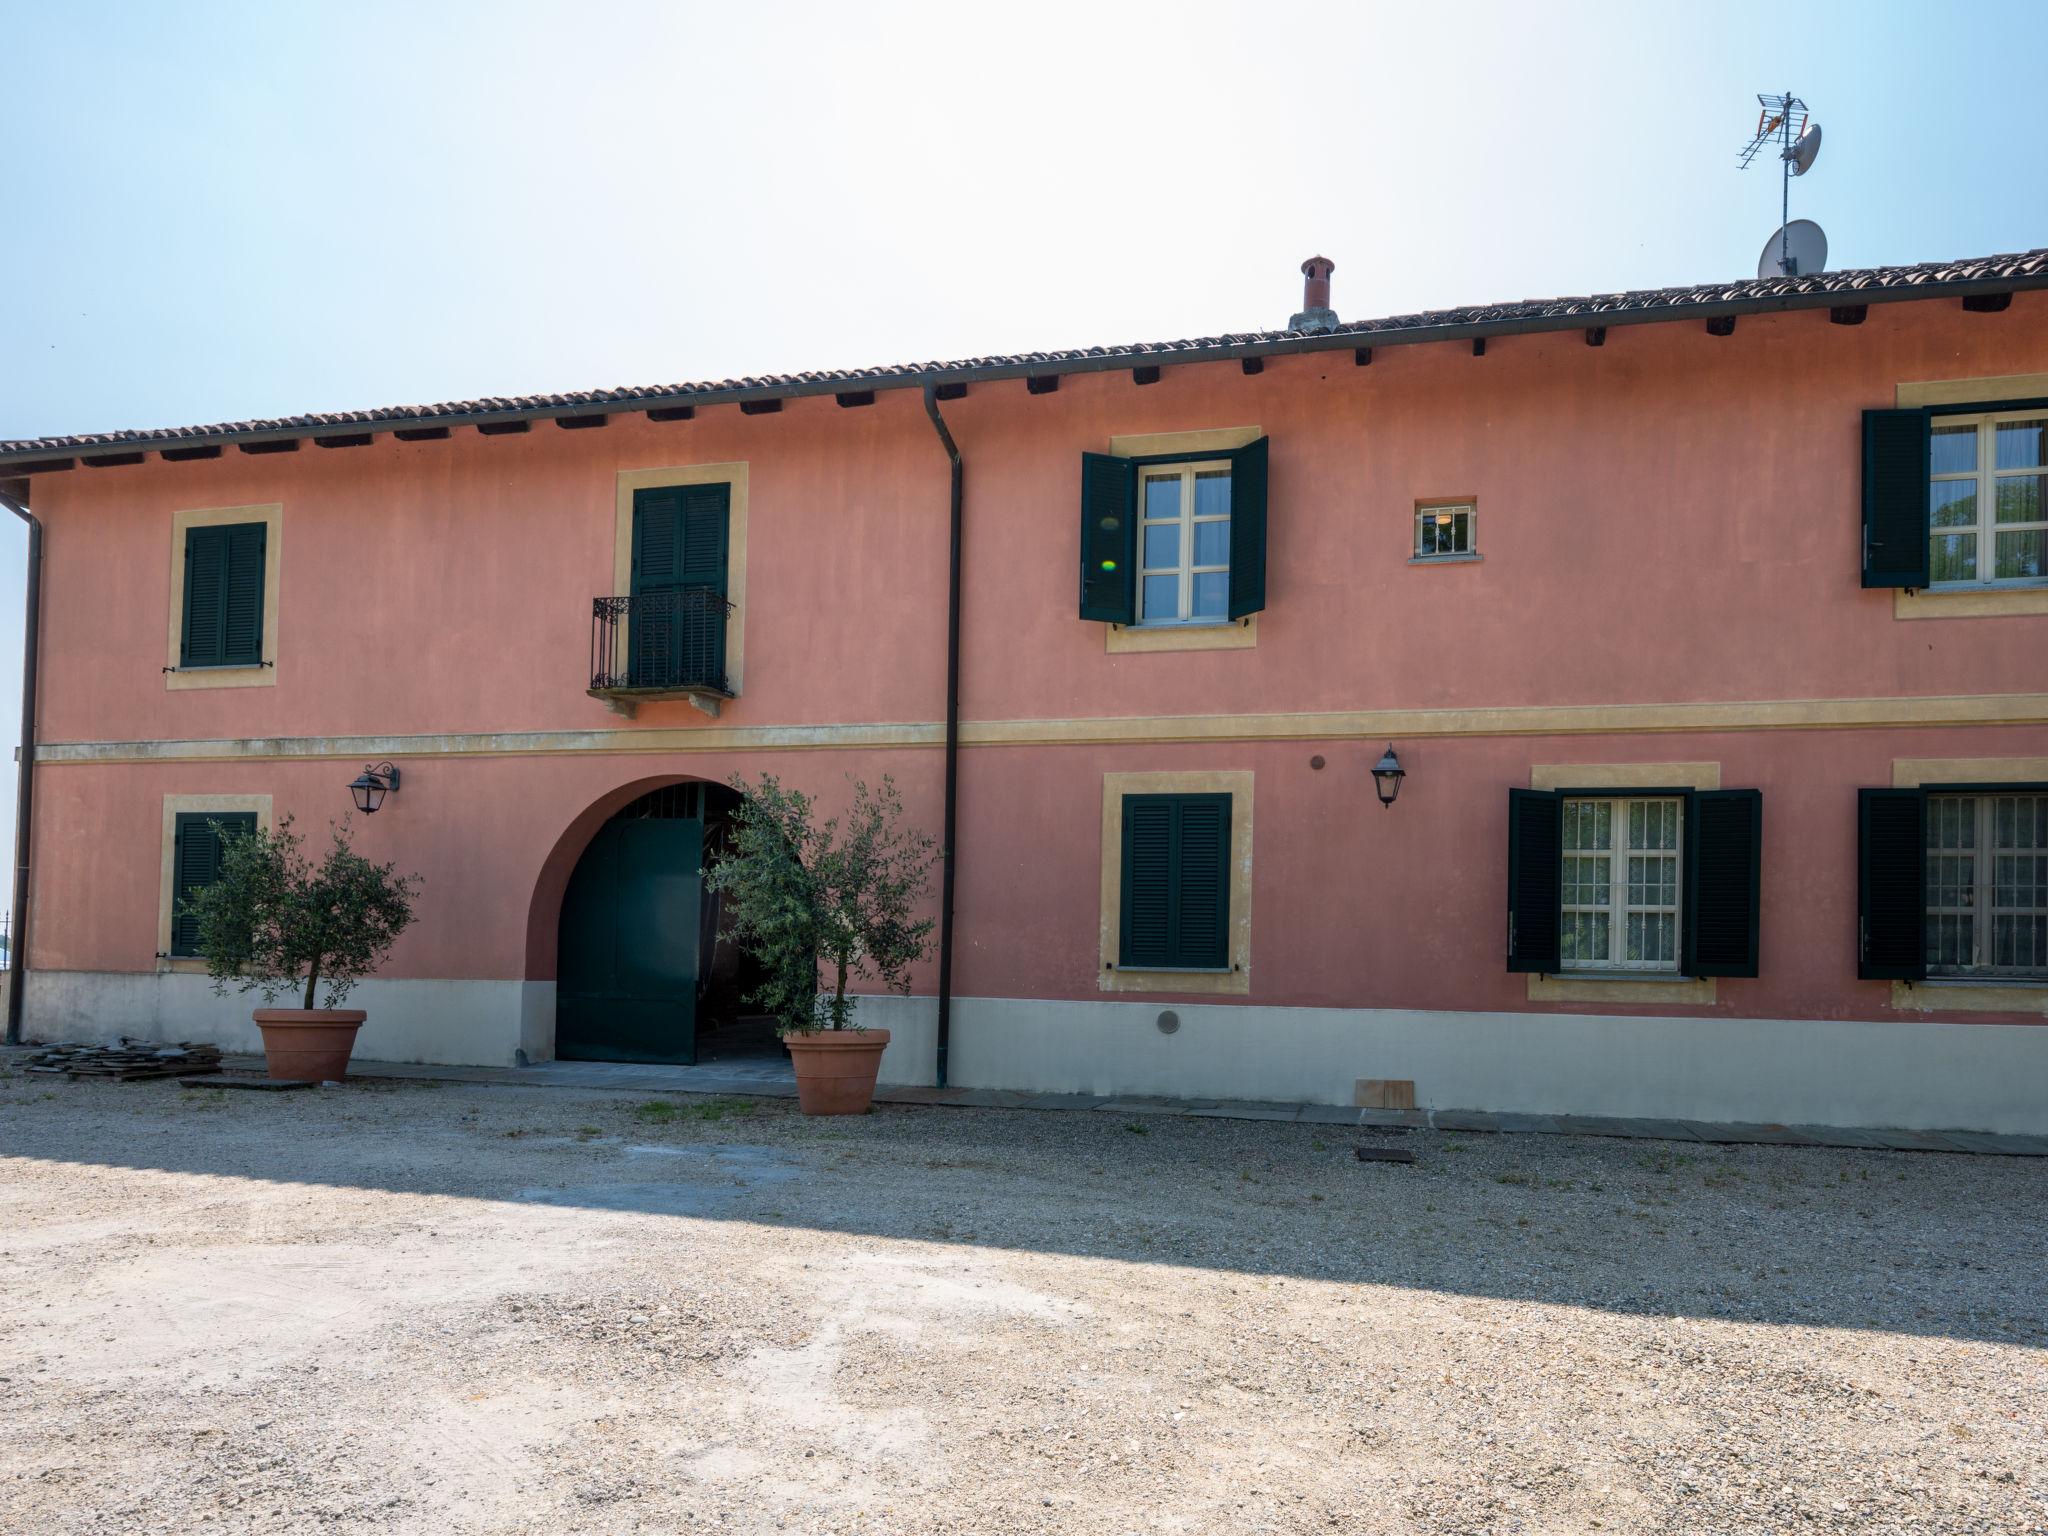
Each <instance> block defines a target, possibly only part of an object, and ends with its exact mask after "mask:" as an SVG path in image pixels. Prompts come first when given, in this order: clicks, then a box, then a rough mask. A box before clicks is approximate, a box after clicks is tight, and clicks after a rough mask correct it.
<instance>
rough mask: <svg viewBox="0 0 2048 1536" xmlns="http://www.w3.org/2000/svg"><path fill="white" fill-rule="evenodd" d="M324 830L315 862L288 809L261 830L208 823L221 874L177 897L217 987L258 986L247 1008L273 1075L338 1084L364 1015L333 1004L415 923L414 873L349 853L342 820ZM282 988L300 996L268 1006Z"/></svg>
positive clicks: (287, 993)
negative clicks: (327, 838) (251, 1008)
mask: <svg viewBox="0 0 2048 1536" xmlns="http://www.w3.org/2000/svg"><path fill="white" fill-rule="evenodd" d="M331 830H332V834H333V842H332V845H331V846H330V847H329V848H328V850H327V854H326V857H325V858H323V859H322V860H321V861H320V862H319V863H318V864H317V865H316V864H314V863H313V862H312V861H311V860H309V859H308V858H307V857H306V856H305V854H304V853H303V852H302V851H301V844H302V843H303V842H304V839H303V838H302V837H300V836H299V835H298V834H297V833H295V832H293V831H292V822H291V818H290V817H289V816H287V817H285V818H284V819H283V820H282V821H281V822H280V823H279V824H278V826H277V828H276V830H274V831H267V832H266V831H261V830H258V831H255V832H248V831H243V830H240V829H235V830H231V831H230V830H226V829H223V828H221V827H219V826H218V825H216V827H215V831H216V832H217V833H220V834H221V864H220V875H219V878H218V879H216V880H215V881H214V882H213V884H211V885H209V886H206V887H204V888H203V889H201V890H200V891H198V892H196V893H195V894H194V895H193V896H192V897H191V898H190V900H188V901H187V902H186V903H184V910H185V911H186V912H188V913H190V915H191V916H192V917H193V918H194V919H196V922H197V926H198V930H199V933H198V938H199V953H200V955H201V956H202V957H203V958H204V959H205V961H206V970H207V974H208V975H209V976H211V977H212V978H213V990H214V991H215V992H217V993H219V994H220V995H221V996H223V997H225V996H226V995H227V992H228V988H229V987H230V986H232V987H235V988H236V989H238V990H240V991H243V992H261V993H262V994H263V1002H264V1006H263V1007H261V1008H258V1009H256V1010H255V1012H254V1017H255V1020H256V1026H257V1028H259V1029H260V1030H262V1032H263V1060H264V1064H265V1066H266V1067H267V1069H268V1070H269V1073H270V1075H271V1076H272V1077H275V1078H290V1079H296V1080H301V1081H305V1080H311V1081H315V1082H339V1081H340V1080H341V1079H342V1078H343V1077H345V1076H346V1075H347V1073H348V1059H349V1056H350V1054H351V1053H352V1052H353V1051H354V1050H355V1042H356V1030H357V1029H358V1028H360V1027H361V1025H362V1022H363V1020H364V1019H365V1018H367V1017H368V1015H367V1014H365V1013H364V1012H363V1011H362V1010H361V1009H359V1008H343V1007H341V1006H340V1005H341V1003H342V1001H343V1000H344V999H345V998H347V996H348V994H349V992H350V990H351V989H352V988H353V987H354V986H355V984H356V983H357V982H358V981H361V980H362V979H363V978H364V977H365V976H367V975H369V974H370V973H371V972H372V971H374V970H375V969H376V968H377V966H378V964H379V963H380V962H381V961H382V960H383V958H384V956H385V954H386V953H387V952H388V951H389V950H390V948H391V943H392V941H393V940H394V939H396V938H397V937H398V936H399V934H401V933H403V932H404V931H405V929H406V927H407V925H408V924H410V923H411V922H412V899H413V896H414V895H415V894H416V893H417V891H418V890H419V877H418V876H417V875H400V874H397V873H396V872H395V866H393V865H390V864H373V863H371V862H370V861H369V860H368V859H366V858H364V857H363V856H362V855H361V854H359V853H357V852H356V851H355V849H354V848H352V847H351V846H350V845H349V828H348V824H347V822H345V821H344V822H342V823H341V824H340V825H337V826H334V827H333V828H332V829H331ZM322 987H324V988H325V989H326V995H325V997H324V998H321V997H319V996H318V994H319V992H320V989H321V988H322ZM280 996H296V997H297V998H298V999H299V1004H300V1005H299V1006H298V1007H296V1008H278V1007H273V1006H271V1004H273V1003H274V1002H275V1001H276V1000H277V998H278V997H280ZM316 1000H317V1001H319V1002H320V1003H321V1005H322V1006H319V1007H315V1006H314V1004H315V1002H316Z"/></svg>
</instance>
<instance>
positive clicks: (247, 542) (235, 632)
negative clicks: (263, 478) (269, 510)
mask: <svg viewBox="0 0 2048 1536" xmlns="http://www.w3.org/2000/svg"><path fill="white" fill-rule="evenodd" d="M267 532H268V530H267V529H265V527H264V526H263V524H261V523H239V524H237V525H235V526H234V527H232V528H229V529H228V530H227V535H228V537H227V570H226V575H225V578H224V580H223V581H222V584H221V585H222V588H223V591H224V593H225V599H224V601H223V603H222V615H221V661H222V663H223V664H224V665H227V666H231V667H253V666H256V665H258V664H259V663H260V662H261V661H262V660H263V543H264V538H265V536H266V534H267Z"/></svg>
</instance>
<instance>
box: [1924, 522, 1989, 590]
mask: <svg viewBox="0 0 2048 1536" xmlns="http://www.w3.org/2000/svg"><path fill="white" fill-rule="evenodd" d="M1928 574H1929V579H1931V580H1934V581H1975V580H1976V579H1977V535H1976V534H1974V533H1937V534H1936V535H1935V536H1934V547H1933V549H1932V550H1931V551H1930V552H1929V559H1928Z"/></svg>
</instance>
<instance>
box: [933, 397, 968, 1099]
mask: <svg viewBox="0 0 2048 1536" xmlns="http://www.w3.org/2000/svg"><path fill="white" fill-rule="evenodd" d="M924 409H925V414H926V415H927V416H929V417H931V419H932V427H933V429H934V430H935V431H936V432H937V433H938V434H939V442H940V443H941V444H942V445H943V446H944V447H945V450H946V457H947V458H949V459H951V460H952V461H953V499H952V507H951V509H950V512H949V514H948V518H947V522H948V544H949V549H948V552H947V556H946V810H945V830H944V831H943V832H942V833H941V834H940V838H939V857H940V860H941V863H940V866H939V1049H938V1060H937V1066H936V1077H937V1082H938V1086H939V1087H941V1088H943V1087H945V1086H946V1051H947V1048H948V1047H949V1046H950V1045H951V1044H952V1038H953V866H954V863H955V862H956V861H955V859H954V848H953V821H954V810H955V808H956V807H957V806H958V804H959V799H960V450H959V448H958V447H956V446H955V445H954V442H953V434H952V433H951V432H948V431H947V430H946V418H945V417H944V416H942V415H940V414H939V395H938V389H937V387H936V386H934V385H931V384H927V385H925V387H924Z"/></svg>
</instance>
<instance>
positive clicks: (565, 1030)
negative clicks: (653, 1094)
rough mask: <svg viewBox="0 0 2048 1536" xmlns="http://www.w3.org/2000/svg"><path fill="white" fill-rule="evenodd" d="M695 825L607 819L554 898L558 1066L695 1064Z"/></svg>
mask: <svg viewBox="0 0 2048 1536" xmlns="http://www.w3.org/2000/svg"><path fill="white" fill-rule="evenodd" d="M703 862H704V823H703V822H702V821H701V820H698V819H695V818H691V819H688V820H670V819H660V818H633V819H629V820H623V821H608V822H606V823H605V824H604V826H603V827H601V828H600V829H599V830H598V834H597V836H596V837H594V838H592V839H591V842H590V846H589V847H588V848H586V849H585V850H584V852H583V857H582V859H581V860H579V861H578V863H577V865H576V871H575V873H574V874H572V875H571V876H570V877H569V889H568V891H567V892H566V893H565V894H564V895H563V897H562V925H561V946H560V953H559V957H558V960H557V969H556V981H555V1054H556V1055H557V1056H559V1057H561V1058H562V1059H564V1060H566V1061H660V1062H682V1063H688V1062H693V1061H695V1060H696V1059H697V957H698V927H699V918H700V915H701V914H702V911H703V900H704V883H703V878H702V875H701V874H700V870H701V867H702V865H703Z"/></svg>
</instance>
